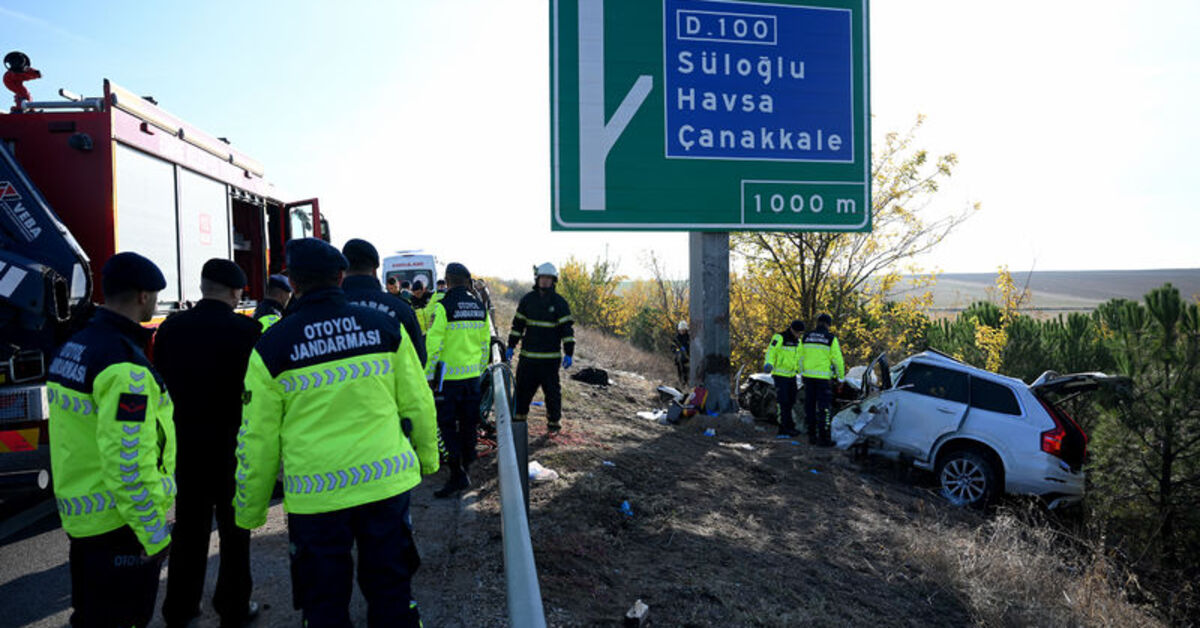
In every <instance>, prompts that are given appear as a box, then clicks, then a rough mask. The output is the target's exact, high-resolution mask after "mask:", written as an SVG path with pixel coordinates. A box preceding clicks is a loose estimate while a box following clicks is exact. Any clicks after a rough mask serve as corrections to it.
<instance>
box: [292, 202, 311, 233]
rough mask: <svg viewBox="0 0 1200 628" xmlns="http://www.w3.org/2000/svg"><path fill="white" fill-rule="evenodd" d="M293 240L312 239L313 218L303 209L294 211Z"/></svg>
mask: <svg viewBox="0 0 1200 628" xmlns="http://www.w3.org/2000/svg"><path fill="white" fill-rule="evenodd" d="M291 232H292V234H291V237H292V239H293V240H294V239H296V238H309V237H312V234H313V228H312V218H310V217H309V216H308V214H307V213H306V212H305V211H304V210H301V209H293V210H292V229H291Z"/></svg>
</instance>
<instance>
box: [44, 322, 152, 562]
mask: <svg viewBox="0 0 1200 628" xmlns="http://www.w3.org/2000/svg"><path fill="white" fill-rule="evenodd" d="M150 334H151V332H150V330H148V329H145V328H144V327H142V326H141V325H139V324H137V323H135V322H134V321H132V320H129V319H127V318H125V317H124V316H121V315H120V314H116V313H114V312H112V311H110V310H106V309H101V310H100V311H98V312H97V313H96V315H95V317H94V318H93V319H92V320H91V322H90V323H89V324H88V326H87V327H86V328H85V329H83V330H82V331H80V332H79V333H77V334H75V335H74V336H73V337H72V338H71V339H70V340H69V341H68V342H67V343H66V344H64V345H63V346H62V348H61V349H59V352H58V354H57V355H56V356H55V358H54V361H53V362H52V363H51V364H50V378H49V384H48V386H47V391H46V394H47V401H48V402H49V403H50V466H51V469H52V470H53V472H54V496H55V499H56V501H57V502H58V512H59V516H60V517H61V518H62V522H63V529H64V530H66V532H67V534H69V535H70V536H72V537H76V538H79V537H89V536H96V535H99V534H104V533H106V532H111V531H113V530H116V529H118V528H121V527H122V526H129V527H130V528H131V529H132V530H133V532H134V533H135V534H136V535H137V538H138V540H139V541H141V543H142V546H143V547H144V548H145V550H146V553H147V554H149V555H153V554H157V553H158V552H159V551H161V550H162V549H163V548H164V547H166V546H167V544H168V543H170V542H171V533H170V528H169V526H168V525H167V510H169V509H170V508H171V504H172V503H173V502H174V501H175V478H174V474H175V423H174V421H173V420H172V409H173V408H172V405H171V398H170V396H168V395H167V392H166V387H165V386H164V385H163V382H162V379H161V378H160V377H159V374H158V373H157V372H156V371H155V370H154V367H153V366H151V364H150V361H149V360H147V359H146V355H145V354H144V353H143V352H142V347H144V346H145V345H146V342H147V341H148V340H149V337H150Z"/></svg>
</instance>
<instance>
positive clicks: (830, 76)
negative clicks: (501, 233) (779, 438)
mask: <svg viewBox="0 0 1200 628" xmlns="http://www.w3.org/2000/svg"><path fill="white" fill-rule="evenodd" d="M867 22H868V18H867V0H757V1H738V0H658V1H654V0H551V2H550V48H551V50H550V66H551V68H550V69H551V86H550V89H551V164H552V191H551V196H552V217H551V228H552V229H554V230H562V231H586V230H601V231H621V230H625V231H633V230H645V231H672V230H674V231H692V232H711V233H709V234H699V233H693V235H692V238H691V240H690V246H691V260H690V262H691V264H690V267H691V282H692V288H691V290H692V316H691V318H692V321H691V322H692V330H693V345H694V346H693V352H692V356H693V359H692V364H693V374H692V378H693V381H694V382H696V383H700V382H704V383H706V384H707V385H708V387H709V394H710V398H711V399H714V401H715V402H716V405H717V406H718V407H719V408H720V409H722V410H725V409H731V408H732V407H733V402H732V401H731V399H730V397H731V396H730V394H729V386H728V376H729V276H728V268H729V259H728V256H729V236H728V233H727V232H729V231H751V230H757V231H841V232H863V231H870V229H871V155H870V135H871V134H870V95H869V93H868V84H869V81H868V57H869V55H868V49H867V42H868V40H867ZM707 236H711V237H707ZM717 258H722V259H721V260H719V261H718V260H717ZM718 267H719V268H718ZM718 275H719V276H718ZM764 333H765V330H764ZM722 365H723V366H722ZM714 378H715V379H722V378H723V380H724V382H725V383H724V384H723V385H718V383H717V382H716V381H714Z"/></svg>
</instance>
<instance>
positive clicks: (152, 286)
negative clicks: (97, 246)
mask: <svg viewBox="0 0 1200 628" xmlns="http://www.w3.org/2000/svg"><path fill="white" fill-rule="evenodd" d="M100 277H101V284H100V285H101V286H102V287H103V290H104V294H106V295H110V296H111V295H115V294H121V293H123V292H131V291H139V292H140V291H145V292H157V291H159V290H162V289H163V288H166V287H167V280H166V278H164V277H163V274H162V271H161V270H159V269H158V266H155V265H154V262H152V261H150V260H148V259H146V258H144V257H142V256H141V255H138V254H137V253H134V252H132V251H125V252H124V253H117V254H116V255H114V256H112V257H110V258H108V261H107V262H104V268H102V269H101V270H100Z"/></svg>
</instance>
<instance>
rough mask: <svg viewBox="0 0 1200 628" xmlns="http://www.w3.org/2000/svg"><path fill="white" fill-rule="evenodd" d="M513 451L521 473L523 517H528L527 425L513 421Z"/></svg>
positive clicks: (524, 422) (523, 422)
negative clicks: (523, 498) (523, 503)
mask: <svg viewBox="0 0 1200 628" xmlns="http://www.w3.org/2000/svg"><path fill="white" fill-rule="evenodd" d="M512 428H513V430H512V431H513V451H514V452H516V454H517V470H518V471H520V472H521V492H522V493H524V494H525V516H526V517H528V516H529V423H527V422H526V421H518V420H516V419H515V418H514V419H513V424H512Z"/></svg>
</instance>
